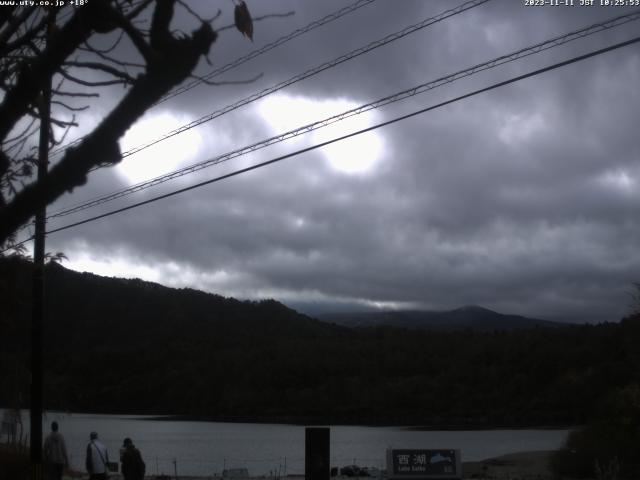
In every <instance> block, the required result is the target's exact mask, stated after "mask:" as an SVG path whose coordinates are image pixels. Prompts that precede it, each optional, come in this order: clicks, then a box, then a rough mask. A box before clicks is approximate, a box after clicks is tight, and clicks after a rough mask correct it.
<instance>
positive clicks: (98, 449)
mask: <svg viewBox="0 0 640 480" xmlns="http://www.w3.org/2000/svg"><path fill="white" fill-rule="evenodd" d="M89 438H90V442H89V444H88V445H87V458H86V461H85V465H86V467H87V472H89V479H90V480H106V478H107V463H109V453H108V452H107V447H105V446H104V444H103V443H102V442H101V441H100V440H98V434H97V433H96V432H91V435H90V436H89Z"/></svg>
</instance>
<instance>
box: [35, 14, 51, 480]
mask: <svg viewBox="0 0 640 480" xmlns="http://www.w3.org/2000/svg"><path fill="white" fill-rule="evenodd" d="M50 18H55V17H50ZM50 21H51V20H50ZM50 120H51V79H49V81H48V82H47V84H46V85H45V87H44V88H43V89H42V95H41V97H40V144H39V150H38V180H37V181H38V183H40V182H43V181H44V180H45V178H46V176H47V166H48V163H49V129H50V128H51V125H50ZM46 214H47V212H46V207H45V206H43V207H42V208H41V209H40V210H39V211H38V212H37V213H36V218H35V233H34V246H33V305H32V312H31V404H30V420H31V442H30V458H31V468H32V470H31V478H32V480H40V479H42V410H43V403H44V402H43V395H42V391H43V378H44V376H43V346H44V341H43V319H44V256H45V251H44V250H45V249H44V232H45V217H46Z"/></svg>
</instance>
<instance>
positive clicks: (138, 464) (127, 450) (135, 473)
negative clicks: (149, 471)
mask: <svg viewBox="0 0 640 480" xmlns="http://www.w3.org/2000/svg"><path fill="white" fill-rule="evenodd" d="M122 446H123V448H122V450H121V453H120V463H122V475H123V476H124V480H143V479H144V474H145V470H146V465H145V463H144V462H143V461H142V455H140V450H138V449H137V448H136V447H135V445H134V444H133V442H132V441H131V439H130V438H125V439H124V443H123V444H122Z"/></svg>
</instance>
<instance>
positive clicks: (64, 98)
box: [0, 0, 250, 246]
mask: <svg viewBox="0 0 640 480" xmlns="http://www.w3.org/2000/svg"><path fill="white" fill-rule="evenodd" d="M82 3H83V4H82V5H81V6H77V7H73V8H74V9H71V8H72V7H70V6H67V7H65V8H66V9H65V10H63V9H60V8H57V7H48V8H46V7H38V6H26V7H25V6H14V7H11V6H6V7H3V8H2V9H0V88H1V89H2V90H3V93H4V95H3V98H2V102H1V103H0V142H1V147H0V246H3V245H5V246H6V245H11V242H12V241H13V239H14V237H15V233H16V231H17V229H18V228H19V227H20V226H21V225H24V224H25V223H26V222H28V221H29V219H30V218H31V217H32V216H33V215H34V214H35V212H36V211H38V210H39V209H41V208H42V207H44V206H46V205H48V204H50V203H51V202H53V201H54V200H56V199H57V198H58V197H60V196H61V195H62V194H63V193H65V192H67V191H72V190H73V189H75V188H76V187H79V186H81V185H83V184H84V183H85V182H86V181H87V175H88V173H89V172H90V171H91V170H92V169H94V168H96V167H99V166H105V165H114V164H116V163H118V162H119V161H120V160H121V152H120V148H119V146H118V139H119V138H120V137H121V136H122V135H123V134H124V133H125V132H126V130H127V129H128V128H129V127H130V126H131V125H132V124H133V123H135V121H136V120H137V119H138V118H140V117H141V116H142V115H143V114H144V112H145V111H146V110H147V109H149V108H150V107H151V106H152V105H153V104H154V103H156V102H157V101H158V100H160V99H161V98H162V97H163V96H164V95H165V94H167V93H168V92H169V91H170V90H171V89H173V88H174V87H176V86H177V85H179V84H180V83H182V82H183V81H184V80H185V79H187V78H188V77H189V76H191V75H192V72H193V71H194V69H195V68H196V66H197V65H198V63H199V61H200V60H201V59H202V58H205V59H206V58H207V55H208V53H209V51H210V48H211V46H212V44H213V43H214V42H215V41H216V38H217V33H216V31H215V30H214V29H213V27H212V23H213V20H214V19H215V18H217V15H216V16H215V17H214V18H213V19H209V20H205V19H203V18H201V17H200V16H199V15H198V14H197V13H195V12H194V11H193V10H192V9H191V8H190V7H189V6H188V5H187V4H185V3H184V2H182V1H180V0H155V1H152V0H141V1H131V0H126V1H125V0H91V1H84V2H82ZM177 7H181V8H185V9H186V10H187V12H188V13H189V14H190V15H191V17H193V18H194V19H195V21H196V23H197V26H196V28H195V29H194V30H193V31H192V32H191V33H190V34H185V33H182V32H181V33H179V34H176V33H174V32H173V30H172V28H171V23H172V20H173V19H174V15H175V9H176V8H177ZM245 8H246V6H245ZM70 12H71V15H69V13H70ZM65 13H66V14H65ZM219 14H220V12H218V15H219ZM247 14H248V11H247ZM249 21H250V17H249ZM245 22H246V19H245ZM111 38H114V39H115V40H114V41H113V44H112V45H109V46H107V47H103V46H101V47H97V46H95V45H96V44H100V43H102V44H104V43H105V41H106V40H108V39H111ZM126 43H129V44H132V45H133V46H134V47H135V50H136V52H137V56H138V57H139V59H140V60H136V61H129V60H128V59H124V58H122V57H121V56H119V54H118V51H119V50H118V48H119V47H120V48H122V47H121V46H122V45H126ZM96 78H97V79H96ZM51 82H53V83H52V85H53V87H52V95H53V102H52V104H53V105H54V106H55V107H56V108H54V115H53V116H52V118H51V119H50V121H49V129H50V133H51V137H50V141H49V144H50V146H55V145H58V144H60V143H61V142H62V140H63V139H64V137H65V135H66V134H67V132H68V130H69V128H71V127H74V126H76V125H77V123H76V121H75V112H77V111H79V110H83V109H85V108H87V107H88V105H80V106H78V105H77V102H78V101H85V102H86V101H90V99H91V98H92V97H97V96H98V92H97V89H99V88H101V87H105V86H111V85H123V86H124V87H125V88H126V89H127V90H126V93H125V94H124V96H123V97H122V99H121V100H120V101H119V102H118V103H117V104H116V105H115V106H114V107H113V108H112V109H111V111H110V112H109V113H108V114H107V115H106V116H105V117H104V119H103V120H102V121H101V122H100V123H99V124H98V125H97V126H96V127H95V128H94V129H93V130H92V131H91V132H90V133H89V134H88V135H86V136H84V137H83V138H82V141H80V142H78V143H77V144H74V145H73V147H71V148H67V149H65V150H64V153H63V155H62V156H61V158H60V159H59V160H58V161H57V162H56V163H55V164H54V165H53V166H52V168H51V169H50V171H49V173H48V175H47V177H46V179H45V180H43V181H39V182H36V181H34V180H33V171H34V168H33V167H34V165H35V163H36V159H35V155H34V152H33V150H34V149H33V148H31V150H30V149H29V147H30V145H31V144H32V143H33V142H32V141H31V139H32V138H33V137H34V136H35V134H36V133H37V131H38V130H39V123H40V122H39V120H40V116H41V109H40V105H39V103H40V102H39V99H40V96H41V92H42V90H43V88H44V87H45V86H46V85H48V84H50V83H51ZM70 85H71V87H69V86H70ZM65 113H66V115H65ZM69 116H70V118H69Z"/></svg>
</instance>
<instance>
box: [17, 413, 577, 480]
mask: <svg viewBox="0 0 640 480" xmlns="http://www.w3.org/2000/svg"><path fill="white" fill-rule="evenodd" d="M28 417H29V415H28V412H24V413H23V421H24V428H25V431H26V432H27V433H28V431H29V418H28ZM53 420H56V421H58V423H59V424H60V431H61V433H62V434H63V435H64V436H65V439H66V441H67V448H68V450H69V454H70V456H71V459H70V461H71V464H72V466H73V467H75V468H76V469H79V470H84V452H85V449H86V445H87V442H88V440H89V433H90V432H91V431H94V430H95V431H97V432H98V433H99V436H100V439H101V440H102V441H103V442H104V443H105V445H106V446H107V448H108V449H109V455H110V458H111V459H112V460H118V450H119V448H120V447H121V446H122V440H123V439H124V438H125V437H131V438H132V439H133V441H134V443H135V444H136V446H137V447H138V448H139V449H140V451H141V452H142V456H143V458H144V460H145V462H146V464H147V472H148V473H149V474H156V473H167V474H169V473H170V474H173V472H174V463H173V462H174V460H175V462H176V466H177V470H178V474H179V475H212V474H214V473H218V474H220V473H221V472H222V470H223V469H224V468H240V467H245V468H247V469H248V470H249V473H250V474H251V475H262V474H269V473H270V472H279V473H281V474H285V473H289V474H292V473H303V472H304V427H303V426H296V425H270V424H252V423H216V422H183V421H162V420H152V419H144V417H140V416H127V415H91V414H80V413H73V414H70V413H58V412H47V414H46V415H45V419H44V427H43V432H44V433H45V435H46V434H47V433H48V432H49V425H50V423H51V422H52V421H53ZM566 435H567V430H479V431H413V430H407V429H403V428H401V427H353V426H332V427H331V464H332V465H334V466H344V465H348V464H352V463H355V464H358V465H361V466H363V465H366V466H372V467H378V468H384V461H385V460H384V459H385V451H386V449H387V448H390V447H393V448H459V449H460V450H461V451H462V460H463V461H470V460H482V459H485V458H490V457H494V456H497V455H503V454H506V453H512V452H517V451H526V450H551V449H555V448H558V447H559V446H560V445H561V444H562V443H563V441H564V439H565V438H566Z"/></svg>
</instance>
